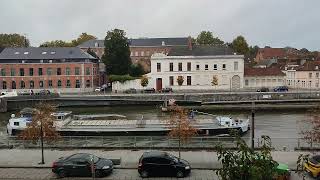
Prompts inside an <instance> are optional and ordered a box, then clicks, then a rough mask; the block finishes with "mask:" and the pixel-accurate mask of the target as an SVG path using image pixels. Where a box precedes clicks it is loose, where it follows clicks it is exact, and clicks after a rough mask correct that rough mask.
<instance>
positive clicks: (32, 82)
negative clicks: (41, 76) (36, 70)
mask: <svg viewBox="0 0 320 180" xmlns="http://www.w3.org/2000/svg"><path fill="white" fill-rule="evenodd" d="M29 83H30V86H29V87H30V89H33V88H34V81H30V82H29Z"/></svg>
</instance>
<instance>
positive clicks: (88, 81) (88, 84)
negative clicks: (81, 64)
mask: <svg viewBox="0 0 320 180" xmlns="http://www.w3.org/2000/svg"><path fill="white" fill-rule="evenodd" d="M90 86H91V84H90V80H87V81H86V87H87V88H88V87H90Z"/></svg>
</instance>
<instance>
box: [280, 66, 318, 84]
mask: <svg viewBox="0 0 320 180" xmlns="http://www.w3.org/2000/svg"><path fill="white" fill-rule="evenodd" d="M319 68H320V61H307V62H305V63H304V64H303V65H295V66H287V67H285V73H286V84H287V86H288V87H290V88H294V89H319V83H320V79H319V73H320V69H319Z"/></svg>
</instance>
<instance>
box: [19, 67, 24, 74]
mask: <svg viewBox="0 0 320 180" xmlns="http://www.w3.org/2000/svg"><path fill="white" fill-rule="evenodd" d="M20 76H24V69H23V68H20Z"/></svg>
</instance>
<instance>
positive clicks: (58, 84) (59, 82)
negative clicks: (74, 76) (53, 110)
mask: <svg viewBox="0 0 320 180" xmlns="http://www.w3.org/2000/svg"><path fill="white" fill-rule="evenodd" d="M57 86H58V88H61V86H62V83H61V80H58V82H57Z"/></svg>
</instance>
